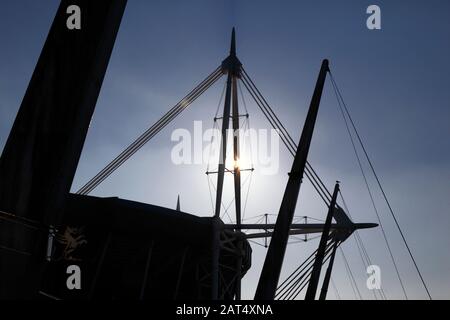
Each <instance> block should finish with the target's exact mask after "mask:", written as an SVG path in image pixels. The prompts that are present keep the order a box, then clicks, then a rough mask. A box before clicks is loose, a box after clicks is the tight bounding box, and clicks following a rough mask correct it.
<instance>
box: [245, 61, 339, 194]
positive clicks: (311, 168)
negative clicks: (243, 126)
mask: <svg viewBox="0 0 450 320" xmlns="http://www.w3.org/2000/svg"><path fill="white" fill-rule="evenodd" d="M243 72H244V76H245V77H246V78H247V81H249V82H250V84H251V85H252V86H253V88H254V89H255V91H256V92H257V93H258V95H259V96H260V99H262V101H263V102H264V103H265V105H266V108H267V109H268V112H270V113H271V114H272V116H273V117H274V118H275V119H276V120H277V122H278V123H279V125H280V128H282V129H283V132H284V133H285V135H286V136H287V138H288V139H289V140H290V142H291V145H292V146H293V147H294V151H295V150H297V144H296V143H295V141H294V140H293V139H292V137H291V136H290V135H289V132H288V131H287V130H286V128H285V127H284V126H283V124H282V122H281V121H280V119H279V118H278V117H277V115H276V113H275V112H274V111H273V109H272V108H271V107H270V105H269V104H268V102H267V101H266V99H265V98H264V96H263V95H262V94H261V92H260V91H259V90H258V88H257V87H256V85H255V84H254V82H253V81H252V79H251V78H250V76H249V75H248V74H247V72H246V71H245V70H244V69H243ZM306 167H307V168H308V170H310V171H311V172H312V175H313V176H315V177H316V179H317V180H318V181H319V182H320V185H321V187H322V188H321V189H322V192H324V193H325V194H327V195H328V197H327V198H328V199H329V200H328V202H329V201H331V193H330V191H329V190H328V189H327V188H326V186H325V184H324V183H323V181H322V180H321V179H320V177H319V175H318V174H317V172H316V171H315V170H314V169H313V167H312V166H311V164H310V163H309V162H308V161H307V162H306Z"/></svg>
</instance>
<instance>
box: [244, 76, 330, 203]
mask: <svg viewBox="0 0 450 320" xmlns="http://www.w3.org/2000/svg"><path fill="white" fill-rule="evenodd" d="M242 79H243V81H242V82H243V83H244V86H245V88H246V89H247V91H248V92H249V93H250V95H251V96H252V98H253V100H254V101H255V103H256V104H257V105H258V107H259V108H260V109H261V111H262V113H263V114H264V116H265V117H266V118H267V120H268V121H269V123H270V125H271V126H272V127H273V128H274V129H275V130H277V132H278V134H279V136H280V138H281V141H282V142H283V143H284V145H285V146H286V148H287V149H288V151H289V152H290V153H291V154H292V155H293V156H295V152H296V147H294V146H293V145H292V144H291V142H289V140H288V138H287V137H286V136H285V134H283V133H282V132H281V131H280V128H279V126H277V124H276V123H275V122H274V121H275V120H274V119H273V118H272V117H271V116H270V115H269V114H268V113H267V111H266V108H265V107H264V106H263V105H261V102H260V101H258V98H257V97H256V96H255V93H254V91H253V90H252V89H251V87H250V84H248V83H247V82H246V81H247V80H245V78H244V77H243V78H242ZM294 145H295V144H294ZM313 172H315V171H313ZM305 175H306V177H307V178H308V180H309V181H310V182H311V184H312V185H313V187H314V189H316V191H317V192H318V194H319V196H320V197H321V198H322V200H323V201H324V203H325V204H326V205H327V206H328V204H329V202H330V200H329V199H328V197H327V196H326V193H325V192H324V191H321V190H320V189H321V188H320V185H319V184H318V182H317V181H316V178H314V175H313V174H312V173H311V170H310V169H309V168H308V166H307V167H305ZM327 199H328V200H327Z"/></svg>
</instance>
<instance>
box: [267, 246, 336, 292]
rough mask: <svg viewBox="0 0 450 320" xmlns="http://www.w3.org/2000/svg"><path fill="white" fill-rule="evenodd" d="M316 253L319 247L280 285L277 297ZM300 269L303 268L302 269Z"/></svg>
mask: <svg viewBox="0 0 450 320" xmlns="http://www.w3.org/2000/svg"><path fill="white" fill-rule="evenodd" d="M330 243H331V242H329V243H327V248H328V246H329V245H330ZM316 253H317V249H316V250H315V251H314V252H313V253H311V255H310V256H309V257H308V258H306V259H305V261H303V262H302V264H300V266H298V267H297V268H296V269H295V270H294V271H293V272H292V273H291V274H290V275H289V276H288V277H287V278H286V279H285V280H284V281H283V282H282V283H281V284H280V285H278V288H277V293H276V294H275V297H276V296H277V295H278V294H279V293H278V291H283V290H284V289H285V287H286V286H287V285H289V284H290V283H292V281H289V280H290V279H292V278H295V277H297V276H298V274H299V273H301V272H302V270H303V269H302V267H303V266H304V265H305V264H306V263H307V262H308V261H309V260H310V259H311V258H313V257H314V256H315V255H316ZM300 269H302V270H300Z"/></svg>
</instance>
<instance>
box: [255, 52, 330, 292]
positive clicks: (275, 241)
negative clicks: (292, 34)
mask: <svg viewBox="0 0 450 320" xmlns="http://www.w3.org/2000/svg"><path fill="white" fill-rule="evenodd" d="M328 70H329V69H328V60H323V62H322V67H321V69H320V73H319V76H318V79H317V82H316V87H315V89H314V94H313V97H312V99H311V104H310V106H309V110H308V115H307V116H306V120H305V125H304V126H303V131H302V135H301V137H300V142H299V144H298V149H297V152H296V154H295V158H294V163H293V164H292V169H291V172H290V174H289V180H288V183H287V186H286V190H285V192H284V196H283V200H282V202H281V207H280V211H279V213H278V217H277V222H276V224H275V228H274V230H273V234H272V239H271V241H270V245H269V249H268V250H267V255H266V259H265V261H264V266H263V269H262V271H261V276H260V278H259V282H258V287H257V289H256V294H255V299H258V300H262V299H265V300H273V299H274V297H275V292H276V289H277V285H278V279H279V277H280V272H281V267H282V265H283V258H284V254H285V251H286V245H287V241H288V237H289V230H290V227H291V224H292V219H293V217H294V211H295V207H296V204H297V198H298V193H299V191H300V185H301V182H302V179H303V173H304V171H305V165H306V159H307V158H308V152H309V146H310V145H311V139H312V136H313V132H314V126H315V123H316V119H317V113H318V111H319V105H320V98H321V96H322V91H323V86H324V84H325V79H326V75H327V72H328Z"/></svg>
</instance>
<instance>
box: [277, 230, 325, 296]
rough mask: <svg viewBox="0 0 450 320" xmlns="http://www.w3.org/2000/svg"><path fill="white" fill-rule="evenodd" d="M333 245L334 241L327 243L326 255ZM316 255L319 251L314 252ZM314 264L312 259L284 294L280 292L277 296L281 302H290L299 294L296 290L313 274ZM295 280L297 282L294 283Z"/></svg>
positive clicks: (290, 282)
mask: <svg viewBox="0 0 450 320" xmlns="http://www.w3.org/2000/svg"><path fill="white" fill-rule="evenodd" d="M332 243H333V240H332V239H331V240H329V242H328V243H327V247H326V250H325V255H327V254H328V253H330V251H331V249H332V246H331V244H332ZM314 253H317V250H316V251H314ZM308 259H309V258H308ZM325 261H326V260H325V259H324V261H323V263H325ZM313 262H314V258H313V259H311V260H310V261H309V262H308V263H307V264H306V265H305V266H304V267H303V268H302V269H301V270H300V271H299V272H297V274H296V275H295V277H294V278H293V279H291V281H289V284H290V285H289V286H288V287H286V288H284V289H283V291H284V292H282V293H281V292H280V293H279V294H277V295H276V296H278V299H279V300H281V299H285V300H288V299H290V297H292V296H293V295H294V294H295V292H297V291H296V290H297V289H298V288H299V287H300V286H301V285H302V284H303V283H304V281H305V280H307V279H308V275H310V274H311V272H312V268H313V265H312V263H313ZM322 265H323V264H322ZM294 280H295V282H294V283H292V282H293V281H294Z"/></svg>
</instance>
